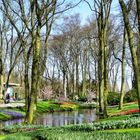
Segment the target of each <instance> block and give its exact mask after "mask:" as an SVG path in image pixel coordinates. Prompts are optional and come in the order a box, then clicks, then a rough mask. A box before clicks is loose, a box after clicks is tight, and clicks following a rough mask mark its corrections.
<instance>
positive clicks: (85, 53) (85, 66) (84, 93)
mask: <svg viewBox="0 0 140 140" xmlns="http://www.w3.org/2000/svg"><path fill="white" fill-rule="evenodd" d="M83 57H84V58H83V73H82V77H83V84H82V96H83V97H85V96H86V87H87V50H84V56H83Z"/></svg>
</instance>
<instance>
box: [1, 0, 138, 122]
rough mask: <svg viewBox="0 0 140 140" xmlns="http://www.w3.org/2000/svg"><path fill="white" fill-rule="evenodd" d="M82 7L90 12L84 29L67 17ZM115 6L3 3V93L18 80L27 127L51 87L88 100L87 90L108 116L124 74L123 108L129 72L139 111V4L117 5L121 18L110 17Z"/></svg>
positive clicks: (31, 0)
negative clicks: (112, 94)
mask: <svg viewBox="0 0 140 140" xmlns="http://www.w3.org/2000/svg"><path fill="white" fill-rule="evenodd" d="M81 2H82V3H84V4H87V5H88V6H89V8H90V9H91V12H92V18H89V19H88V21H87V24H86V25H82V24H81V19H80V15H79V14H74V15H70V16H63V13H64V12H66V11H68V10H69V9H71V8H74V7H76V6H77V5H78V4H80V3H81ZM112 3H113V0H94V1H93V2H92V3H91V1H88V0H79V1H78V2H77V3H72V2H70V1H67V0H62V1H59V2H58V1H57V0H40V1H39V0H26V1H23V0H14V1H9V0H1V1H0V5H1V6H0V16H1V18H0V20H1V22H0V85H1V86H0V91H1V93H2V91H3V90H5V91H6V88H7V87H8V83H9V81H10V79H16V78H17V77H19V78H18V79H19V81H18V82H20V83H23V85H24V93H25V104H26V119H25V122H27V123H32V121H33V114H34V112H35V110H36V104H37V98H38V96H39V94H40V92H41V89H43V88H44V89H45V90H42V91H47V89H46V87H45V86H46V84H45V83H47V84H49V89H50V86H51V88H52V92H51V94H57V96H60V95H63V96H64V98H65V99H67V98H71V99H74V98H75V96H76V95H78V96H79V97H86V94H87V89H88V90H90V91H92V92H95V91H96V93H97V98H98V100H97V101H98V102H99V114H102V115H103V116H104V117H107V115H108V114H107V95H108V92H109V91H115V90H116V87H117V78H118V76H120V75H121V77H122V78H121V90H120V93H121V94H120V105H119V108H120V109H121V108H122V106H123V97H124V94H125V82H126V78H127V76H126V75H125V73H126V70H125V69H126V68H128V67H129V69H131V70H132V77H133V78H132V79H134V83H135V88H136V90H137V96H138V104H139V108H140V74H139V71H140V68H139V67H140V58H139V55H140V45H139V44H140V38H139V34H140V1H139V0H135V1H133V0H127V1H124V0H119V4H120V9H121V10H120V13H119V14H121V18H120V17H119V18H116V15H113V14H112V13H111V12H112V11H111V6H112ZM62 17H63V18H62ZM60 18H61V20H59V19H60ZM58 21H59V22H58ZM130 54H131V55H130ZM120 71H121V74H119V72H120ZM133 73H134V75H133ZM127 74H128V73H127ZM3 79H4V80H3ZM23 80H24V82H23ZM3 81H5V83H6V84H5V85H6V86H5V89H2V87H3V86H2V83H3ZM1 95H2V94H1ZM3 98H5V92H4V96H3Z"/></svg>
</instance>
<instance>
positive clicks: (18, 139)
mask: <svg viewBox="0 0 140 140" xmlns="http://www.w3.org/2000/svg"><path fill="white" fill-rule="evenodd" d="M3 140H32V138H31V137H30V136H24V135H22V134H19V135H18V136H17V135H13V136H12V135H10V136H7V137H6V138H4V139H3Z"/></svg>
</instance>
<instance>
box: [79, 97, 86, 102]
mask: <svg viewBox="0 0 140 140" xmlns="http://www.w3.org/2000/svg"><path fill="white" fill-rule="evenodd" d="M78 101H80V102H86V101H87V98H86V97H85V96H81V97H79V98H78Z"/></svg>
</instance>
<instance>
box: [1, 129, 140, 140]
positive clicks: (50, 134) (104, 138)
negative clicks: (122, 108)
mask: <svg viewBox="0 0 140 140" xmlns="http://www.w3.org/2000/svg"><path fill="white" fill-rule="evenodd" d="M0 138H1V139H5V140H19V139H20V140H25V139H26V140H31V139H32V138H38V139H39V140H40V139H42V140H43V139H47V140H63V139H64V140H122V139H123V140H139V139H140V128H137V129H125V130H122V129H121V130H107V131H96V132H87V131H67V130H63V129H62V128H59V129H57V128H52V129H44V130H37V131H34V132H27V133H16V134H10V135H8V136H4V137H0Z"/></svg>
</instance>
